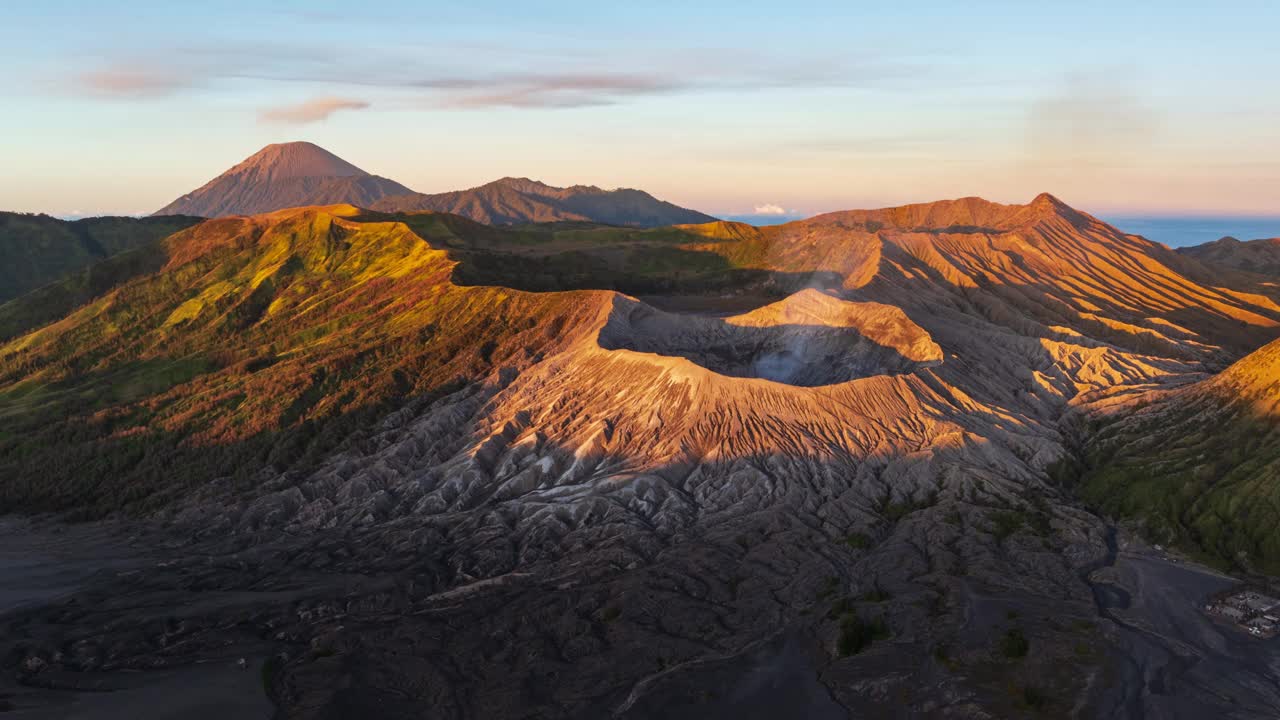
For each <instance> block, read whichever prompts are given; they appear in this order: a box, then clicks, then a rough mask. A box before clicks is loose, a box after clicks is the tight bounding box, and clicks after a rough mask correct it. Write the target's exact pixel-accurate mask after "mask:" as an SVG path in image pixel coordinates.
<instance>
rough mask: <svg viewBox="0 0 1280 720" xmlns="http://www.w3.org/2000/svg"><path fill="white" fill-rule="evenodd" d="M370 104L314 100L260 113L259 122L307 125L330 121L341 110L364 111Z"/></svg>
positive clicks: (324, 98) (334, 99)
mask: <svg viewBox="0 0 1280 720" xmlns="http://www.w3.org/2000/svg"><path fill="white" fill-rule="evenodd" d="M367 107H369V103H367V102H364V101H363V100H352V99H349V98H339V97H320V98H312V99H311V100H307V101H304V102H300V103H296V104H293V105H284V106H281V107H275V108H268V109H266V110H263V111H262V112H260V113H258V122H262V123H269V124H278V125H306V124H308V123H314V122H321V121H323V120H328V119H329V116H330V115H332V114H334V113H336V112H338V111H340V110H364V109H365V108H367Z"/></svg>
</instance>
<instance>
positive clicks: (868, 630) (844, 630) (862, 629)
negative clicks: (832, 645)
mask: <svg viewBox="0 0 1280 720" xmlns="http://www.w3.org/2000/svg"><path fill="white" fill-rule="evenodd" d="M887 637H889V627H888V626H887V625H885V622H884V618H882V617H880V618H876V619H875V620H871V621H870V622H868V621H865V620H863V619H862V618H860V617H858V615H857V613H845V614H844V615H843V616H842V617H841V618H840V636H839V637H838V638H837V640H836V653H837V654H838V655H839V656H840V657H849V656H850V655H857V654H858V653H860V652H862V651H863V650H865V649H867V648H868V647H869V646H870V645H871V643H873V642H875V641H877V640H884V639H885V638H887Z"/></svg>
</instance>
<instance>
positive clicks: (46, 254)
mask: <svg viewBox="0 0 1280 720" xmlns="http://www.w3.org/2000/svg"><path fill="white" fill-rule="evenodd" d="M198 221H199V219H198V218H189V217H181V216H175V217H164V218H130V217H101V218H86V219H84V220H76V221H74V222H68V221H65V220H59V219H57V218H53V217H49V216H48V215H26V214H20V213H9V212H0V302H4V301H6V300H9V299H12V298H15V297H17V296H19V295H22V294H23V293H26V292H30V291H32V290H35V289H36V288H38V287H41V286H43V285H46V284H48V283H51V282H54V281H55V280H58V279H59V278H62V277H64V276H67V275H70V274H72V273H75V272H77V271H79V270H82V269H84V268H86V267H88V266H89V265H91V264H93V263H95V262H98V261H99V260H102V259H104V258H108V257H111V256H113V255H116V254H118V253H121V252H125V251H127V250H133V249H135V248H141V247H144V246H147V245H151V244H153V243H155V242H156V241H158V240H160V239H161V238H163V237H165V236H167V235H171V234H173V233H175V232H177V231H178V230H181V229H183V228H186V227H190V226H191V225H193V224H194V223H196V222H198Z"/></svg>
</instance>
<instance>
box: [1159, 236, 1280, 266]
mask: <svg viewBox="0 0 1280 720" xmlns="http://www.w3.org/2000/svg"><path fill="white" fill-rule="evenodd" d="M1178 252H1180V253H1182V254H1184V255H1186V256H1188V257H1193V258H1195V259H1197V260H1199V261H1200V262H1202V263H1205V264H1208V265H1213V266H1215V267H1221V268H1228V269H1232V270H1242V271H1245V272H1252V273H1260V274H1264V275H1275V274H1277V273H1280V238H1268V239H1264V240H1245V241H1241V240H1237V239H1235V238H1233V237H1224V238H1222V239H1221V240H1215V241H1213V242H1210V243H1205V244H1203V245H1194V246H1192V247H1185V248H1178Z"/></svg>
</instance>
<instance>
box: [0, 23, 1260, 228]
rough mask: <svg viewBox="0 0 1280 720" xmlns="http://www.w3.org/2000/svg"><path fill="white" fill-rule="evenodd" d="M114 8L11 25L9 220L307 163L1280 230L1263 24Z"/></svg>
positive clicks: (406, 176)
mask: <svg viewBox="0 0 1280 720" xmlns="http://www.w3.org/2000/svg"><path fill="white" fill-rule="evenodd" d="M107 5H108V4H106V3H98V2H92V3H91V2H69V1H67V0H45V1H44V2H39V3H36V2H26V1H25V0H17V1H16V2H13V1H12V0H11V2H9V3H6V8H5V22H4V24H3V26H0V63H3V65H4V66H5V67H6V68H8V70H9V72H7V73H5V74H4V75H3V77H2V78H0V90H2V91H3V92H4V97H5V98H6V100H7V102H6V103H5V105H6V107H5V112H3V113H0V137H4V138H5V141H4V144H5V147H4V157H5V158H6V170H7V171H8V172H5V173H3V174H2V175H0V207H2V208H5V209H16V210H32V211H46V212H51V213H58V214H66V213H71V212H74V211H80V212H83V213H103V212H116V213H120V212H126V213H133V212H148V211H151V210H154V209H155V208H158V207H160V206H161V205H164V204H165V203H167V202H168V201H170V200H172V199H173V198H174V197H176V196H178V195H180V194H182V193H183V192H186V191H188V190H190V189H192V188H194V187H196V186H198V185H200V184H202V183H204V182H205V181H207V180H208V179H210V178H211V177H213V176H214V175H216V174H217V173H219V172H221V171H222V170H224V169H226V168H227V167H229V166H230V165H232V164H234V163H235V162H237V161H239V160H240V159H242V158H243V157H245V156H247V155H249V154H250V153H252V152H254V151H256V150H257V149H259V148H260V147H261V146H262V145H265V144H267V143H270V142H278V141H286V140H294V139H301V140H310V141H312V142H316V143H318V144H320V145H323V146H324V147H326V148H328V149H330V150H332V151H334V152H336V153H337V154H339V155H341V156H342V157H344V158H346V159H347V160H350V161H351V162H353V163H355V164H357V165H359V166H361V167H362V168H364V169H366V170H368V171H370V172H375V173H378V174H380V175H385V176H388V177H391V178H394V179H396V180H398V181H400V182H402V183H404V184H406V185H408V186H410V187H412V188H414V189H417V190H421V191H423V192H437V191H443V190H450V189H457V188H461V187H468V186H472V185H476V184H480V183H483V182H486V181H488V180H492V179H494V178H497V177H501V176H504V175H520V176H530V177H535V178H539V179H542V180H545V181H547V182H551V183H555V184H572V183H592V184H597V185H601V186H605V187H617V186H630V187H642V188H644V189H647V190H650V191H651V192H654V193H655V194H657V195H659V196H661V197H664V198H667V199H670V200H673V201H675V202H679V203H681V204H685V205H689V206H693V207H697V208H699V209H703V210H706V211H708V212H712V213H716V214H726V215H727V214H749V213H752V212H754V211H755V209H756V208H765V207H768V206H776V207H777V208H778V209H780V210H784V211H787V212H788V213H794V214H810V213H815V212H820V211H826V210H833V209H840V208H850V207H868V206H882V205H890V204H897V203H903V202H912V201H924V200H932V199H938V198H943V197H958V196H964V195H980V196H983V197H987V198H989V199H992V200H998V201H1005V202H1025V201H1026V200H1029V199H1030V198H1031V197H1033V196H1034V195H1035V194H1036V193H1038V192H1040V191H1049V192H1053V193H1054V194H1056V195H1058V196H1060V197H1062V198H1063V199H1064V200H1066V201H1068V202H1070V203H1072V204H1075V205H1077V206H1079V207H1082V208H1085V209H1087V210H1091V211H1094V212H1099V213H1107V212H1111V213H1142V212H1161V213H1240V214H1249V215H1259V214H1280V207H1277V206H1278V205H1280V122H1276V120H1277V118H1280V54H1277V53H1276V52H1275V50H1274V37H1275V33H1276V28H1277V26H1278V25H1280V9H1278V6H1277V4H1275V3H1263V2H1235V3H1232V2H1226V3H1219V4H1218V5H1216V6H1214V7H1209V6H1208V5H1207V4H1203V3H1177V2H1163V3H1154V2H1146V3H1137V2H1134V3H1125V4H1124V5H1125V7H1123V8H1119V7H1113V6H1111V4H1110V3H1101V2H1076V3H1070V4H1064V3H1057V4H1053V5H1048V4H1046V5H1045V6H1043V7H1028V6H1029V5H1032V4H1030V3H1014V2H986V3H982V2H974V3H967V4H961V3H943V2H918V3H913V4H906V3H898V4H890V3H876V4H865V5H864V4H858V3H848V2H846V3H792V4H787V5H784V4H778V3H776V2H775V3H763V2H760V3H756V2H732V3H730V2H713V3H694V2H681V3H675V2H671V3H666V2H647V3H599V2H590V3H586V2H582V3H580V2H561V3H539V2H522V3H498V2H478V3H467V4H465V5H464V4H463V3H432V2H412V3H410V2H383V3H378V4H376V6H373V5H372V4H370V6H359V5H356V4H352V3H349V2H348V3H324V2H306V3H302V2H277V3H271V4H270V7H269V8H263V7H260V5H266V3H244V2H226V1H223V2H217V1H207V2H202V3H198V4H195V3H190V4H189V3H172V2H133V3H129V4H128V5H127V6H125V5H124V4H119V5H118V6H116V7H106V6H107ZM112 5H115V4H112Z"/></svg>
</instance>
